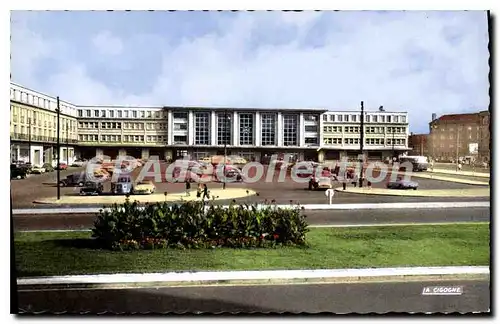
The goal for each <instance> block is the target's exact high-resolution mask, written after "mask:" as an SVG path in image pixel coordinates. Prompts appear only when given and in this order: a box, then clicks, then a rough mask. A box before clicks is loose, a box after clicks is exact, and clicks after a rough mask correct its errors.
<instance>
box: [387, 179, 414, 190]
mask: <svg viewBox="0 0 500 324" xmlns="http://www.w3.org/2000/svg"><path fill="white" fill-rule="evenodd" d="M387 189H413V190H417V189H418V183H417V182H415V181H407V180H396V181H391V182H389V183H388V184H387Z"/></svg>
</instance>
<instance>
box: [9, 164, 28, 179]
mask: <svg viewBox="0 0 500 324" xmlns="http://www.w3.org/2000/svg"><path fill="white" fill-rule="evenodd" d="M27 176H28V169H27V168H23V167H20V166H18V165H15V164H11V165H10V178H11V179H26V177H27Z"/></svg>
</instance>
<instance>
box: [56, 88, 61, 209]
mask: <svg viewBox="0 0 500 324" xmlns="http://www.w3.org/2000/svg"><path fill="white" fill-rule="evenodd" d="M56 112H57V145H56V147H57V170H56V171H57V200H59V199H61V184H60V183H59V182H60V181H61V170H60V169H61V168H60V163H61V156H60V155H61V142H60V133H59V130H60V127H59V122H60V112H61V109H60V108H59V97H57V108H56Z"/></svg>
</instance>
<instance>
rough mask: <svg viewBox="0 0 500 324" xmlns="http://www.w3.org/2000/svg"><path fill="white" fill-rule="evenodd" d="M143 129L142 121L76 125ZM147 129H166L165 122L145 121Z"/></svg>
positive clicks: (90, 127) (81, 126) (92, 127)
mask: <svg viewBox="0 0 500 324" xmlns="http://www.w3.org/2000/svg"><path fill="white" fill-rule="evenodd" d="M122 124H123V129H138V130H143V129H144V123H121V122H100V123H99V122H79V123H78V127H79V128H81V129H98V128H99V125H101V129H122ZM146 129H147V130H160V129H167V124H166V123H146Z"/></svg>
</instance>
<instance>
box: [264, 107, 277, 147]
mask: <svg viewBox="0 0 500 324" xmlns="http://www.w3.org/2000/svg"><path fill="white" fill-rule="evenodd" d="M261 128H262V130H261V141H262V143H261V145H263V146H264V145H276V114H273V113H264V114H262V115H261Z"/></svg>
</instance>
